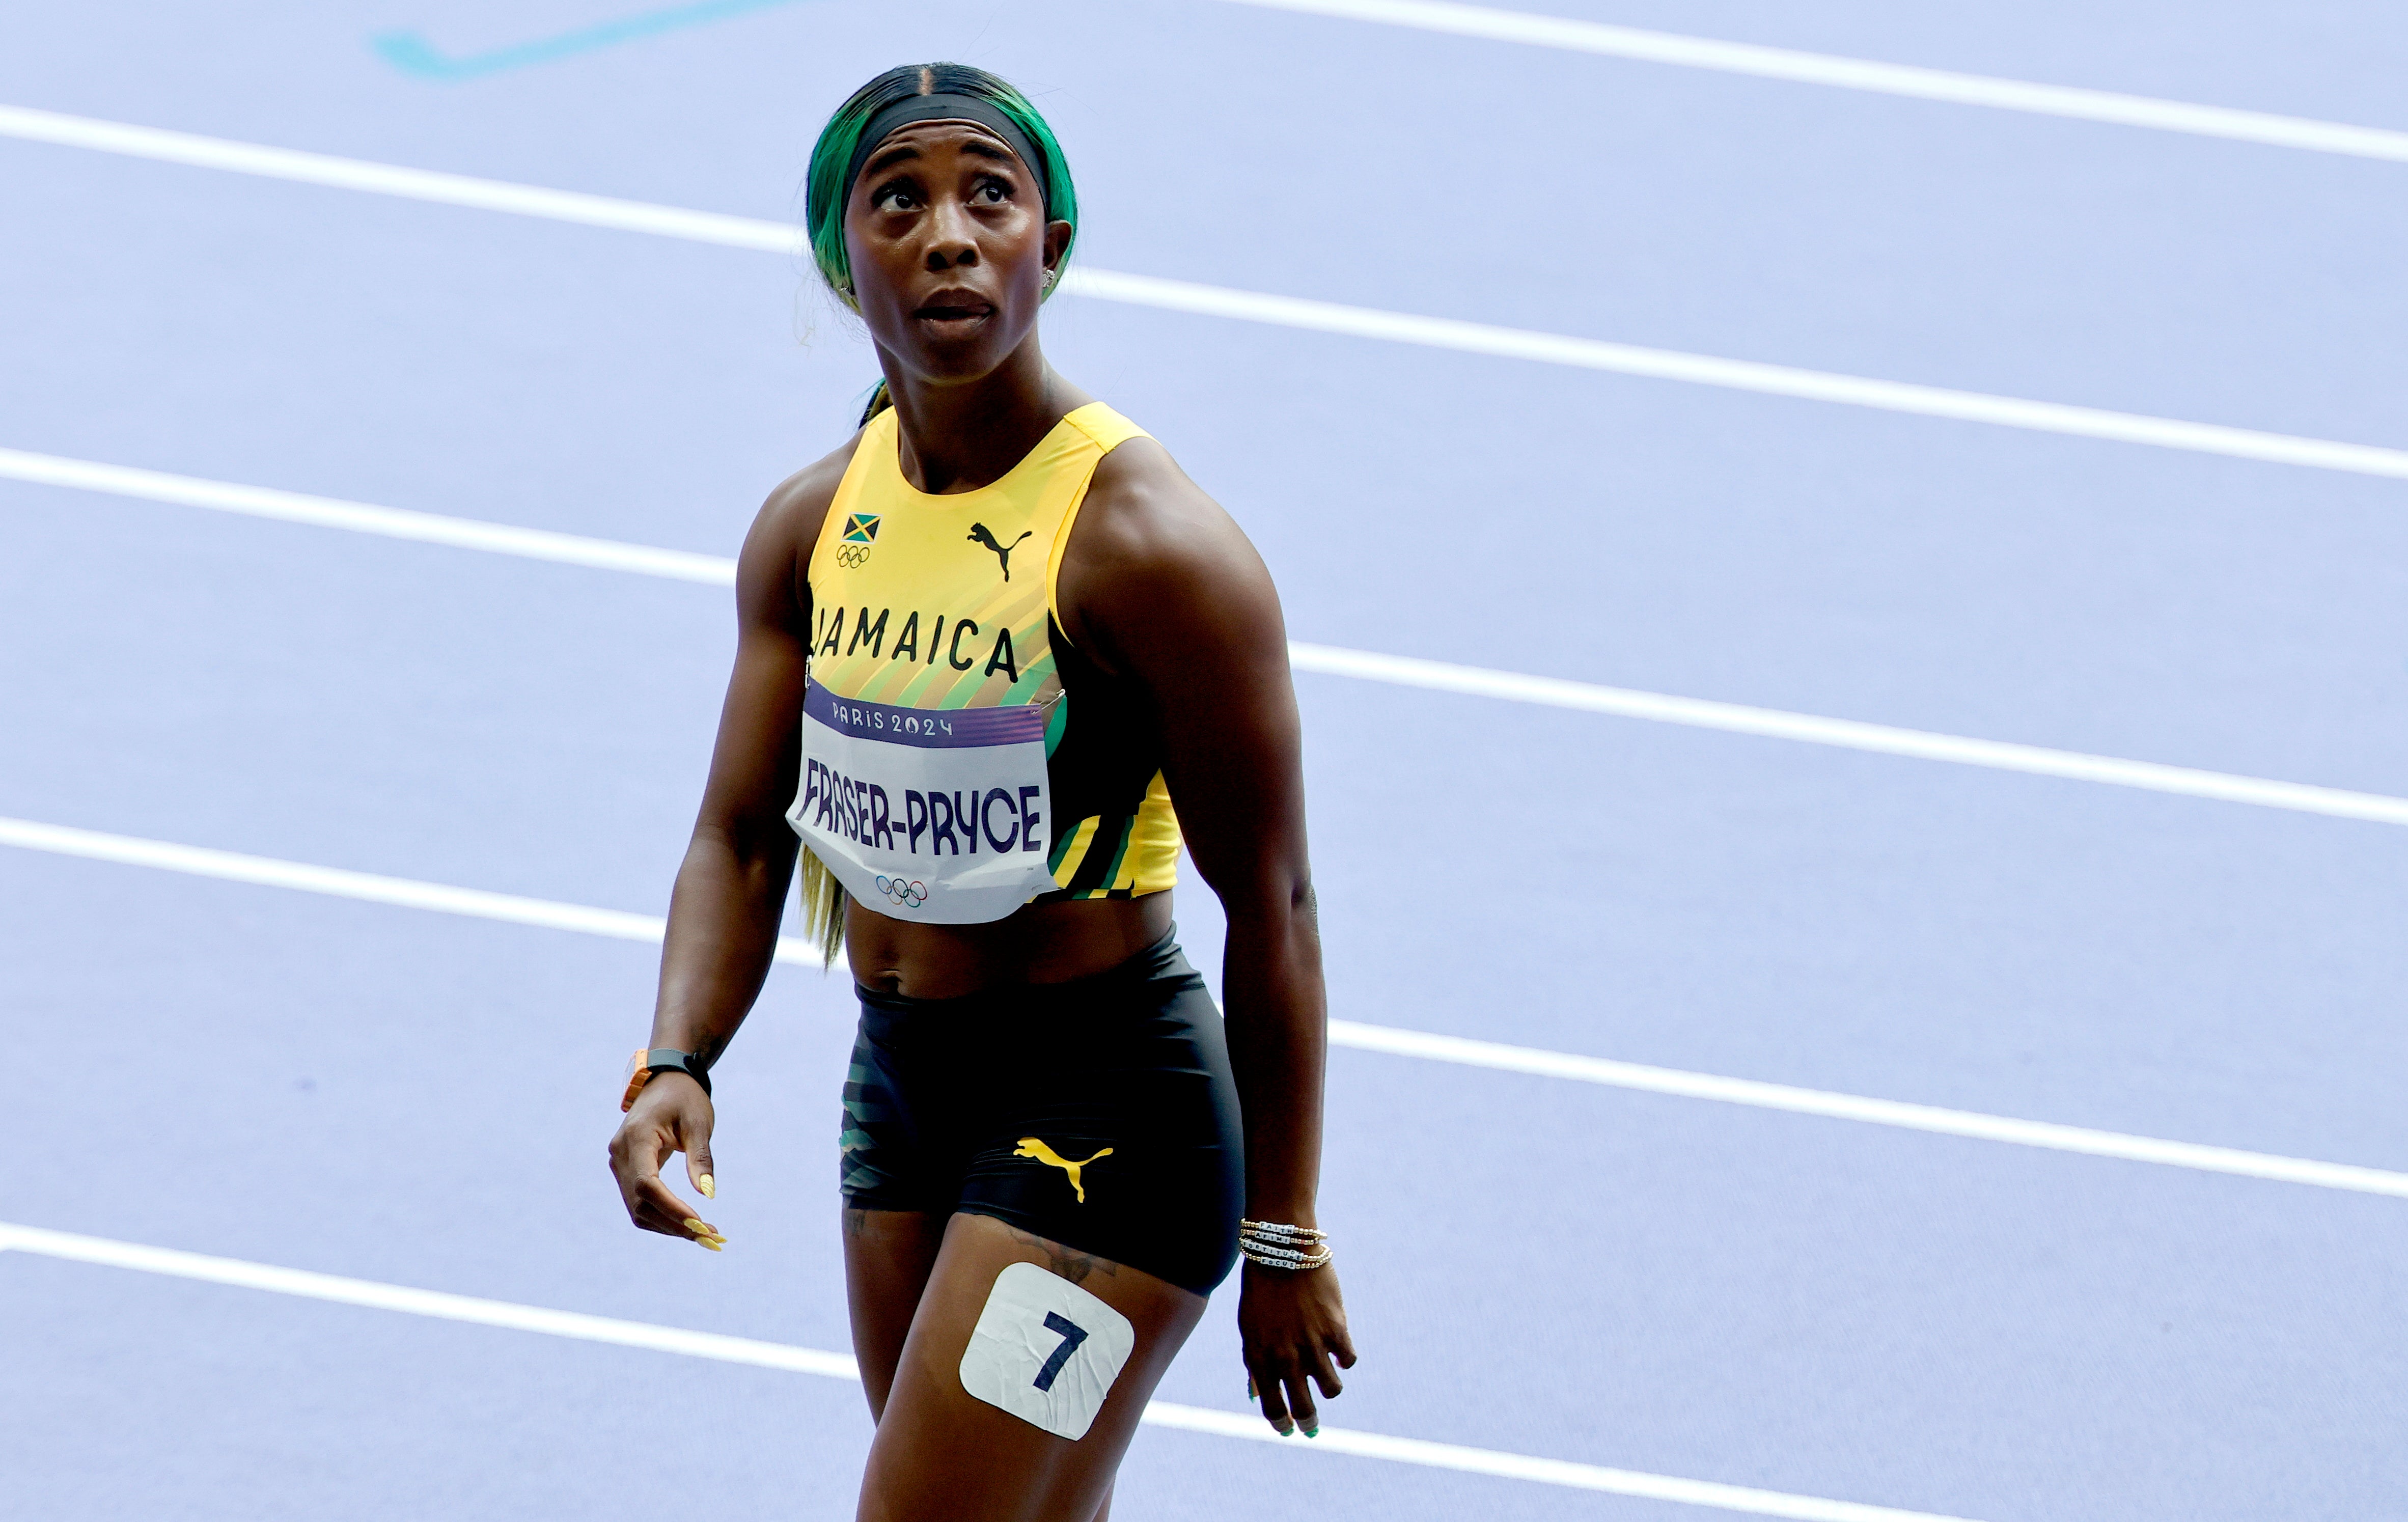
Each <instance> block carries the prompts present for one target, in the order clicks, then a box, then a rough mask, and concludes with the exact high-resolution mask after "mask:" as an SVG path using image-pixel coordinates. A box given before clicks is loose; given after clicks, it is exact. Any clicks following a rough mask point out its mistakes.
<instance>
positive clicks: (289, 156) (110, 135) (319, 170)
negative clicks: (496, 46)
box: [0, 106, 805, 254]
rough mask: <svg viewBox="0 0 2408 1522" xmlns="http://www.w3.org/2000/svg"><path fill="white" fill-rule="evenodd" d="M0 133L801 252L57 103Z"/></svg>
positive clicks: (8, 120) (730, 220)
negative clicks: (85, 112) (79, 112)
mask: <svg viewBox="0 0 2408 1522" xmlns="http://www.w3.org/2000/svg"><path fill="white" fill-rule="evenodd" d="M0 136H6V137H19V138H22V139H24V140H25V141H27V142H36V143H54V144H56V145H58V146H59V147H61V148H86V149H91V150H93V151H96V152H101V153H121V154H123V155H125V156H126V157H128V158H137V159H155V160H157V161H158V162H160V163H162V164H181V165H187V166H189V167H192V168H195V169H223V170H228V171H231V172H233V173H235V174H244V175H258V176H261V177H263V178H265V179H291V180H297V181H299V182H300V183H302V184H305V185H324V186H328V187H330V188H332V189H335V190H349V191H365V192H366V193H368V194H372V195H395V196H400V197H402V198H403V199H405V200H411V201H436V202H439V203H441V204H443V205H445V206H464V207H473V208H477V209H478V210H480V211H507V212H509V213H511V214H513V215H516V216H522V217H542V218H546V219H549V220H551V221H552V222H574V223H583V224H584V225H586V226H588V227H611V228H616V229H618V230H619V231H621V232H627V233H651V234H653V235H655V236H657V237H678V238H684V239H686V240H688V241H689V242H695V243H718V244H724V245H725V246H727V247H729V248H737V249H755V250H759V251H763V252H767V253H791V254H801V253H803V252H804V251H805V248H804V244H803V240H802V235H801V232H800V231H799V230H798V229H796V228H795V227H792V226H789V225H788V224H786V223H777V222H763V221H761V220H759V219H757V218H753V217H725V216H721V215H719V214H718V213H716V212H711V211H690V210H687V209H685V208H681V207H671V206H657V205H654V204H652V203H651V202H649V201H624V200H621V199H619V198H618V197H616V196H611V195H587V194H583V193H581V192H579V191H563V190H547V189H545V188H544V187H542V186H540V185H522V184H518V183H515V182H513V181H510V180H506V179H480V178H478V177H477V176H474V175H454V174H444V173H442V172H441V171H439V170H434V169H411V168H406V167H404V166H402V165H397V164H379V163H376V162H375V161H373V160H369V159H349V158H342V157H338V156H337V155H335V154H332V153H308V152H304V151H300V150H297V149H291V148H269V147H267V146H265V144H261V143H246V142H238V141H236V140H235V139H233V138H230V137H208V136H202V135H200V134H198V133H191V132H169V131H165V130H164V129H161V128H158V127H139V126H135V125H133V124H131V123H129V122H108V121H104V120H102V119H100V118H98V117H90V116H69V115H66V114H65V113H64V112H60V111H43V110H36V109H34V108H29V107H23V106H0Z"/></svg>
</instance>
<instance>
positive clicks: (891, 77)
mask: <svg viewBox="0 0 2408 1522" xmlns="http://www.w3.org/2000/svg"><path fill="white" fill-rule="evenodd" d="M935 94H954V95H975V96H977V97H978V98H979V99H981V100H983V101H985V102H987V103H988V104H989V105H992V106H993V107H994V108H996V110H998V111H1001V112H1002V113H1003V114H1004V115H1006V116H1008V117H1010V118H1011V120H1012V122H1014V123H1015V124H1016V125H1018V127H1019V128H1020V130H1021V131H1023V132H1025V133H1026V134H1027V135H1028V140H1029V141H1030V142H1033V143H1035V144H1036V145H1037V148H1038V151H1039V152H1041V153H1043V154H1044V155H1045V166H1044V170H1043V173H1044V176H1045V216H1046V219H1047V220H1048V221H1050V222H1067V223H1069V224H1070V242H1071V243H1073V244H1075V243H1077V242H1078V240H1079V192H1078V190H1077V188H1076V187H1074V186H1073V185H1072V184H1071V183H1070V165H1069V163H1068V161H1067V160H1066V159H1064V158H1063V156H1062V145H1061V144H1060V143H1059V142H1057V141H1056V140H1055V139H1054V129H1053V128H1052V127H1049V126H1047V125H1046V124H1045V119H1044V118H1043V117H1042V116H1039V115H1038V114H1037V108H1036V107H1034V106H1031V105H1030V104H1028V97H1027V96H1025V95H1024V94H1022V93H1020V92H1019V91H1017V90H1015V89H1013V88H1012V87H1011V83H1010V82H1009V81H1007V80H1004V79H998V78H996V76H995V75H992V74H989V73H988V72H987V71H986V70H984V69H982V68H973V67H971V66H970V65H968V64H907V65H903V66H902V67H900V68H891V69H888V70H887V71H886V72H885V73H883V74H882V75H880V76H879V77H878V78H876V79H872V80H870V81H869V82H868V83H867V84H866V85H863V86H862V87H861V88H860V89H858V90H856V91H854V92H853V94H852V96H851V97H850V98H849V99H847V100H846V101H845V103H844V104H843V105H841V106H839V107H838V108H836V114H835V115H834V116H831V117H829V118H828V121H827V125H826V126H824V127H822V128H821V129H820V139H819V141H818V142H816V143H813V144H812V145H811V167H810V176H809V178H808V179H807V180H806V182H805V194H804V200H803V204H804V213H803V224H804V226H805V228H806V229H808V230H809V232H810V239H811V262H812V263H814V264H816V265H818V266H819V267H820V279H822V280H825V281H827V285H828V289H829V290H831V291H833V292H835V293H836V296H837V299H838V300H839V301H841V302H843V303H844V304H845V305H846V306H848V307H851V308H853V309H855V310H856V311H857V310H859V309H860V307H859V303H857V302H856V301H854V299H853V260H852V257H851V256H850V255H848V254H847V253H846V252H845V249H844V204H845V202H846V200H847V199H848V198H849V197H851V195H852V194H853V187H852V186H851V185H848V184H845V183H842V181H843V179H844V171H845V169H846V168H847V167H848V166H850V165H852V163H853V150H854V149H855V148H858V147H859V146H860V145H861V134H862V132H863V130H864V129H866V128H867V126H868V125H869V119H870V118H871V117H873V116H876V115H877V114H878V113H879V112H880V111H882V110H883V109H885V108H887V107H889V106H892V105H894V104H895V103H896V101H898V100H908V99H910V97H911V96H913V95H935ZM1029 168H1030V169H1031V170H1035V169H1036V168H1037V165H1033V164H1032V165H1029ZM1069 262H1070V250H1069V248H1068V246H1065V247H1064V248H1063V250H1062V258H1061V261H1060V264H1059V265H1057V266H1055V267H1056V268H1057V269H1058V268H1060V267H1062V266H1067V265H1068V264H1069ZM1060 289H1061V285H1060V282H1059V281H1058V280H1057V281H1056V282H1055V283H1054V286H1053V287H1052V288H1051V289H1049V290H1048V291H1047V292H1046V293H1045V294H1046V295H1047V296H1051V295H1052V294H1054V291H1058V290H1060Z"/></svg>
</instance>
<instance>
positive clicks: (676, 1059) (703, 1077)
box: [619, 1046, 710, 1114]
mask: <svg viewBox="0 0 2408 1522" xmlns="http://www.w3.org/2000/svg"><path fill="white" fill-rule="evenodd" d="M656 1072H681V1073H683V1074H685V1075H686V1076H687V1077H688V1078H691V1079H693V1080H694V1081H695V1083H697V1084H701V1085H702V1092H703V1095H704V1096H705V1097H706V1098H708V1097H709V1096H710V1069H708V1068H705V1067H704V1066H703V1065H702V1059H701V1058H700V1057H697V1056H695V1055H694V1054H693V1053H691V1052H681V1051H679V1050H678V1049H677V1048H676V1047H674V1046H654V1047H651V1048H648V1049H646V1050H644V1051H640V1052H638V1053H637V1054H636V1055H634V1056H632V1057H630V1058H628V1059H627V1092H626V1093H624V1094H623V1095H621V1096H620V1097H619V1113H621V1114H624V1113H627V1112H628V1111H629V1110H632V1109H634V1108H635V1105H636V1096H637V1095H638V1094H639V1093H641V1092H642V1091H643V1087H644V1085H645V1084H649V1083H651V1082H652V1074H654V1073H656Z"/></svg>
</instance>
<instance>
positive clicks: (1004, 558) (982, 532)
mask: <svg viewBox="0 0 2408 1522" xmlns="http://www.w3.org/2000/svg"><path fill="white" fill-rule="evenodd" d="M954 522H956V523H958V522H960V520H959V519H955V520H954ZM1035 532H1036V530H1035V529H1030V530H1029V531H1028V533H1029V534H1033V533H1035ZM1025 538H1028V534H1023V535H1021V536H1020V539H1025ZM1020 539H1014V540H1012V541H1011V543H1010V544H997V543H996V542H995V536H994V535H993V534H991V533H989V532H987V526H986V524H970V532H969V541H970V542H971V543H972V544H983V545H985V546H986V547H987V548H988V549H990V550H993V551H994V552H995V558H996V559H997V560H999V561H1001V562H1003V579H1004V580H1005V581H1007V582H1009V581H1011V552H1013V551H1014V550H1017V549H1019V548H1020ZM1013 1156H1018V1154H1016V1153H1015V1154H1014V1155H1013Z"/></svg>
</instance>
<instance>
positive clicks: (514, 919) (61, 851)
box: [0, 818, 817, 961]
mask: <svg viewBox="0 0 2408 1522" xmlns="http://www.w3.org/2000/svg"><path fill="white" fill-rule="evenodd" d="M0 845H10V846H16V847H17V848H19V849H20V850H24V851H46V852H49V853H50V854H52V855H59V856H81V857H83V858H84V859H85V860H87V861H108V862H115V863H117V864H118V865H120V866H123V867H149V868H152V869H157V870H159V871H163V872H182V873H185V874H186V875H188V876H192V877H213V878H216V879H218V880H220V881H221V882H226V883H251V884H252V885H253V886H256V887H263V888H290V889H292V890H293V891H294V892H295V893H317V894H324V895H326V896H327V897H335V898H356V899H359V900H361V901H362V902H365V903H371V904H393V905H395V906H397V907H399V908H402V909H423V910H427V911H429V912H434V913H437V914H465V915H466V916H468V917H469V918H471V919H480V920H501V921H504V922H506V923H508V924H511V925H533V926H540V927H542V928H544V929H547V930H574V931H577V932H579V933H580V934H582V935H589V936H608V937H609V938H610V939H612V940H641V941H648V942H650V943H652V944H653V945H659V944H660V940H661V937H662V936H663V935H664V934H665V933H666V932H667V928H668V922H667V920H664V919H662V918H661V917H660V916H659V915H657V914H628V913H624V912H620V911H618V910H615V909H591V908H588V907H586V906H585V905H583V904H563V903H555V902H553V901H552V900H551V899H549V898H523V897H520V896H518V895H517V894H513V893H487V892H485V891H484V890H483V889H481V888H455V887H452V886H451V885H449V884H448V883H423V882H420V881H418V880H417V879H415V878H408V877H385V876H382V875H380V874H379V873H375V872H353V871H347V870H345V869H342V868H339V867H312V866H310V865H308V863H307V862H298V861H283V860H279V858H277V857H274V856H252V855H245V854H242V853H240V852H236V851H212V850H209V849H208V848H207V847H204V846H195V845H178V844H175V843H174V842H172V841H168V840H145V839H143V838H141V837H140V836H135V835H110V834H108V833H106V832H104V831H101V830H89V829H72V828H69V827H68V826H64V825H45V824H41V823H38V822H36V821H35V820H31V819H7V818H0ZM778 951H779V955H780V958H781V960H785V961H794V960H797V959H803V960H812V961H816V960H817V958H815V957H810V956H809V955H808V953H807V952H806V951H805V948H804V947H803V943H802V942H801V941H799V940H783V941H781V942H780V943H779V947H778ZM798 953H800V954H802V955H800V956H799V957H798V956H797V955H796V954H798Z"/></svg>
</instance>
